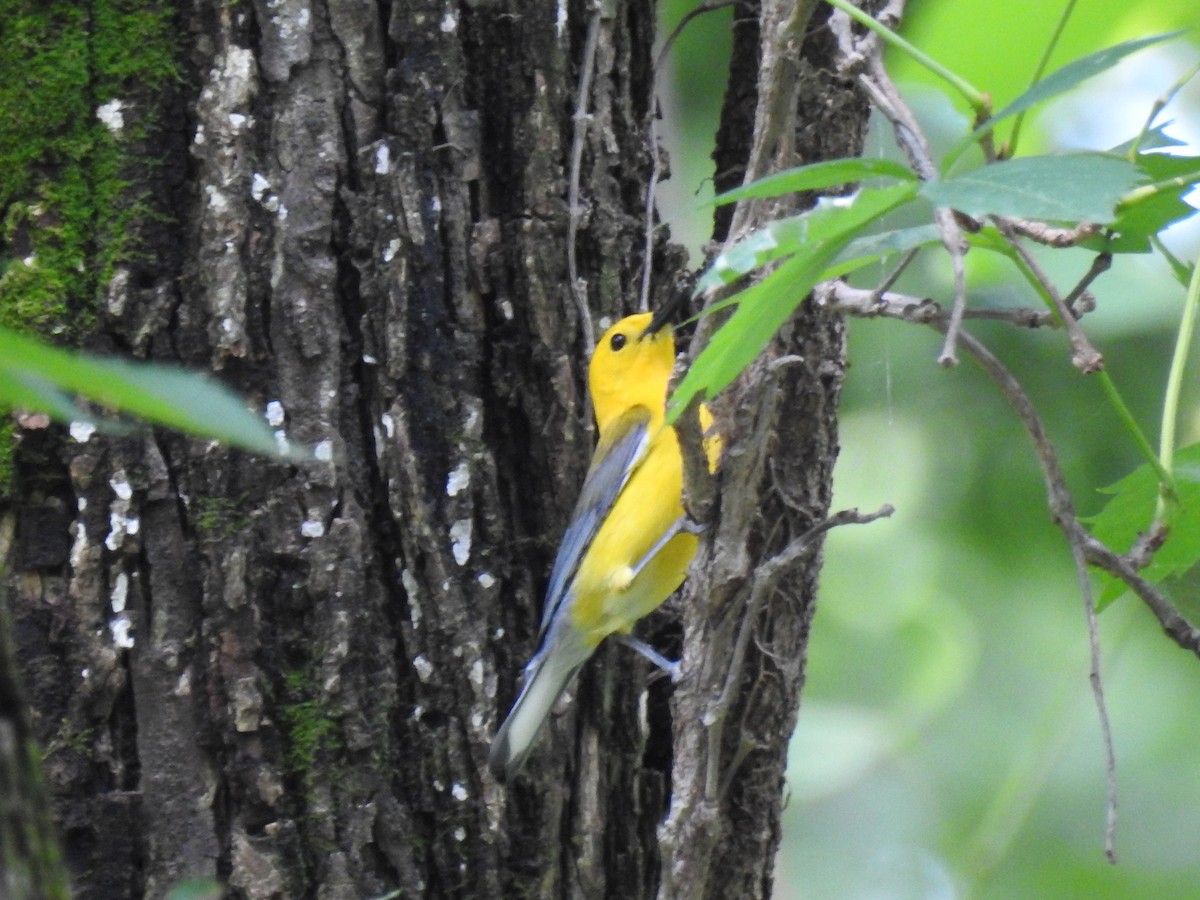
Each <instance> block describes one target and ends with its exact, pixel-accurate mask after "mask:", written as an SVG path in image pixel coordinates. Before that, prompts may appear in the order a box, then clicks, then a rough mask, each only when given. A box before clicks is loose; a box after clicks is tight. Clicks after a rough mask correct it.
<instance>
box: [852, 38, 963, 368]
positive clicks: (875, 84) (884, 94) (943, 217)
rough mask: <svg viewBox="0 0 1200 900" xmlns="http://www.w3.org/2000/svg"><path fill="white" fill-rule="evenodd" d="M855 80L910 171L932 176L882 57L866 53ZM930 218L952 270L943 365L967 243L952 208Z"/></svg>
mask: <svg viewBox="0 0 1200 900" xmlns="http://www.w3.org/2000/svg"><path fill="white" fill-rule="evenodd" d="M859 81H860V83H861V84H862V85H863V87H864V89H865V90H866V92H867V95H868V96H869V97H870V98H871V100H872V102H873V103H874V104H875V106H876V107H878V109H879V111H880V112H881V113H883V115H884V116H885V117H886V118H887V119H888V120H889V121H890V122H891V123H892V128H893V130H894V131H895V133H896V141H897V143H898V144H899V145H900V147H901V148H902V149H903V150H904V153H905V155H906V156H907V157H908V161H909V163H910V164H911V165H912V167H913V171H914V172H916V173H917V176H918V177H919V178H921V180H922V181H929V180H931V179H933V178H935V177H936V176H937V167H936V166H934V164H933V155H932V153H931V151H930V149H929V142H928V141H927V140H926V139H925V134H924V132H922V131H921V127H920V124H919V123H918V122H917V119H916V116H914V115H913V113H912V110H911V109H909V107H908V104H907V103H905V102H904V98H903V97H901V96H900V92H899V91H897V90H896V85H895V84H894V83H893V82H892V78H891V76H890V75H889V74H888V72H887V70H886V69H885V68H884V66H883V59H882V58H881V57H880V56H879V55H878V54H874V55H872V56H870V57H868V59H867V63H866V71H865V72H864V73H863V74H862V75H860V76H859ZM933 219H934V223H935V224H936V225H937V227H938V231H939V233H940V234H941V236H942V244H943V245H944V246H945V247H946V252H947V253H949V254H950V265H951V268H952V269H953V271H954V304H953V306H951V308H950V319H949V321H948V322H947V325H946V332H945V334H946V340H945V343H944V344H943V345H942V351H941V353H940V354H938V363H940V364H941V365H943V366H952V365H955V364H956V363H957V362H958V357H957V355H956V353H955V347H956V346H957V343H958V333H959V330H960V329H961V327H962V321H963V317H964V315H965V312H966V308H967V267H966V259H965V257H966V253H967V250H968V248H969V245H968V244H967V240H966V236H965V235H964V234H963V230H962V226H961V224H960V223H959V221H958V219H957V218H955V216H954V212H953V210H951V209H948V208H946V207H939V208H938V209H935V210H934V211H933Z"/></svg>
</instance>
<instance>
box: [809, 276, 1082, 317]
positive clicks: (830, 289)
mask: <svg viewBox="0 0 1200 900" xmlns="http://www.w3.org/2000/svg"><path fill="white" fill-rule="evenodd" d="M813 299H814V300H815V302H817V303H819V304H822V305H825V306H829V307H831V308H833V309H836V310H838V311H839V312H841V313H845V314H846V315H850V316H856V317H858V318H863V319H877V318H878V319H900V320H902V321H905V322H912V323H914V324H918V325H932V324H934V323H937V322H942V323H949V321H950V313H949V312H947V311H946V309H945V307H943V306H942V305H941V304H940V303H938V302H937V301H935V300H930V299H928V298H923V297H914V296H912V295H910V294H899V293H896V292H894V291H885V292H883V293H882V294H881V293H879V292H878V290H877V289H876V290H870V291H868V290H864V289H862V288H854V287H850V286H849V285H848V284H845V283H844V282H841V281H826V282H822V283H821V284H819V285H817V286H816V288H814V289H813ZM963 316H964V318H967V319H981V320H988V321H996V322H1008V323H1009V324H1011V325H1015V326H1017V327H1019V328H1047V327H1048V328H1055V327H1057V326H1058V317H1057V316H1055V315H1054V314H1053V313H1051V312H1047V311H1046V310H1044V309H1031V308H1029V307H1024V306H1021V307H1014V308H1011V309H987V308H978V307H968V308H967V309H965V310H964V311H963Z"/></svg>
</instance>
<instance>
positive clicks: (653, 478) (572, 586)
mask: <svg viewBox="0 0 1200 900" xmlns="http://www.w3.org/2000/svg"><path fill="white" fill-rule="evenodd" d="M674 365H675V337H674V334H673V332H672V330H671V329H670V328H669V327H666V326H665V322H664V321H663V316H662V315H661V311H660V315H659V316H658V317H657V318H656V317H655V315H654V314H652V313H648V312H647V313H639V314H637V315H632V316H628V317H626V318H624V319H622V320H620V321H619V322H617V323H616V324H615V325H613V326H612V327H611V328H609V329H608V330H607V331H606V332H605V333H604V336H603V337H601V339H600V341H599V342H598V343H597V344H596V348H595V351H594V352H593V354H592V358H591V362H590V364H589V366H588V389H589V392H590V394H591V399H592V408H593V411H594V413H595V416H596V425H597V430H598V433H599V439H598V441H597V445H596V449H595V452H594V453H593V455H592V461H591V465H590V467H589V468H588V473H587V476H586V478H585V479H584V483H583V488H582V489H581V491H580V494H579V499H578V501H577V502H576V504H575V510H574V512H573V514H572V516H571V520H570V523H569V524H568V525H567V528H566V531H565V533H564V534H563V538H562V541H561V543H560V545H559V548H558V553H557V555H556V557H555V560H554V565H553V567H552V568H551V570H550V579H549V583H548V586H547V590H546V602H545V605H544V607H543V611H542V621H541V628H540V631H539V635H538V638H539V642H540V643H539V647H538V650H537V652H536V653H535V654H534V656H533V658H532V659H531V660H530V661H529V663H528V665H526V667H525V683H524V687H523V688H522V690H521V692H520V694H519V695H518V696H517V700H516V702H515V703H514V704H513V707H512V710H511V712H509V714H508V717H507V718H506V719H505V721H504V723H503V724H502V725H501V726H500V728H499V730H498V731H497V732H496V736H495V738H494V739H493V741H492V746H491V752H490V756H489V760H488V766H489V769H490V770H491V772H492V774H493V776H494V777H495V778H496V779H497V780H498V781H506V780H508V779H511V778H512V777H513V776H514V775H515V774H516V773H517V772H519V771H520V769H521V767H522V766H523V765H524V763H525V760H526V758H527V757H528V755H529V753H530V751H531V750H532V749H533V747H534V746H535V743H536V740H537V737H538V735H539V733H540V732H541V729H542V726H543V725H544V724H545V722H546V720H547V718H548V717H549V715H550V711H551V710H552V709H553V707H554V705H555V703H556V702H557V700H558V698H559V697H560V696H561V695H562V693H563V691H564V690H566V688H567V685H568V684H570V682H571V680H572V678H573V677H574V676H575V673H576V672H578V671H579V669H580V667H581V666H582V665H583V664H584V663H585V662H586V661H587V660H588V658H589V657H591V655H592V654H593V653H594V652H595V650H596V648H597V647H598V646H599V645H600V643H601V642H602V641H603V640H604V639H605V638H607V637H609V636H614V637H615V638H616V639H618V640H621V641H622V642H623V643H626V644H628V645H630V646H631V647H633V649H635V650H637V651H638V652H640V653H642V654H643V655H645V656H646V657H647V658H649V659H650V660H651V661H652V662H654V663H655V664H656V665H658V666H659V667H661V668H663V669H665V670H666V671H667V672H668V673H670V674H671V676H672V678H673V679H677V678H678V673H679V668H678V663H673V662H670V661H668V660H666V659H665V658H663V657H662V656H661V655H660V654H659V653H658V652H657V651H655V650H654V649H653V648H651V647H649V646H648V645H646V644H644V643H642V642H641V641H638V640H637V639H635V638H634V637H633V636H632V635H631V634H630V632H631V630H632V628H633V626H634V624H635V623H636V622H637V621H638V620H639V619H641V618H642V617H643V616H646V615H647V614H649V613H650V612H652V611H653V610H655V609H657V608H658V607H659V606H660V605H661V604H662V603H663V601H665V600H666V599H667V598H668V597H669V596H670V595H671V594H672V593H673V592H674V591H675V589H676V588H678V587H679V585H680V584H682V583H683V580H684V578H685V577H686V575H687V569H688V566H689V564H690V563H691V560H692V557H693V556H695V553H696V548H697V546H698V543H699V538H698V533H699V530H700V529H699V527H698V526H697V525H696V524H695V523H694V522H692V520H691V519H690V518H689V517H688V515H687V514H686V512H685V510H684V507H683V459H682V456H681V453H680V449H679V440H678V437H677V436H676V433H675V429H674V428H673V427H671V426H670V425H668V424H667V423H666V401H667V390H668V382H669V381H670V377H671V371H672V369H673V368H674ZM700 415H701V426H702V428H704V429H705V430H706V431H707V430H708V429H710V427H711V424H712V416H711V414H710V413H709V411H708V410H707V408H704V407H702V408H701V413H700ZM705 452H706V454H707V456H708V462H709V468H710V470H712V469H715V466H716V463H717V459H718V457H719V454H720V440H719V438H718V437H716V436H715V435H709V436H707V437H706V438H705Z"/></svg>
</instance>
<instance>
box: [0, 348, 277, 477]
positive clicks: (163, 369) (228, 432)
mask: <svg viewBox="0 0 1200 900" xmlns="http://www.w3.org/2000/svg"><path fill="white" fill-rule="evenodd" d="M75 396H79V397H86V398H87V399H89V400H92V401H95V402H96V403H99V404H101V405H103V406H106V407H109V408H111V409H114V410H118V411H120V412H123V413H128V414H130V415H134V416H138V417H140V418H143V419H147V420H149V421H151V422H156V423H158V424H160V425H166V426H169V427H171V428H177V429H179V430H180V431H186V432H189V433H191V434H196V435H202V436H205V437H211V438H216V439H217V440H220V441H224V442H226V443H229V444H234V445H237V446H239V447H243V448H245V449H247V450H252V451H254V452H256V453H263V454H266V455H269V456H279V455H281V452H280V447H279V444H278V442H277V441H276V439H275V435H274V433H273V432H272V431H271V429H270V428H268V427H267V424H266V422H265V421H264V420H263V419H262V418H261V417H260V416H257V415H255V414H254V413H252V412H250V411H249V410H248V409H247V408H246V406H245V403H244V402H243V401H242V400H241V399H239V398H238V397H237V396H236V395H235V394H233V393H232V392H231V391H229V390H228V389H227V388H225V387H223V386H222V385H219V384H217V383H215V382H213V381H211V380H209V379H207V378H205V377H204V376H203V375H201V374H199V373H196V372H188V371H186V370H184V369H179V368H176V367H173V366H164V365H157V364H152V363H137V362H127V361H125V360H122V359H115V358H106V357H98V356H91V355H88V354H82V353H71V352H68V351H66V350H60V349H58V348H56V347H51V346H49V345H47V344H43V343H42V342H40V341H37V340H35V339H33V338H30V337H26V336H25V335H21V334H18V333H16V332H14V331H10V330H8V329H5V328H0V406H7V407H17V406H19V407H25V408H28V409H37V410H42V411H44V412H47V413H49V414H50V415H52V416H54V417H55V418H58V419H63V420H67V421H70V420H84V421H89V420H91V419H93V418H94V416H92V415H89V414H88V413H85V412H84V411H83V410H82V409H81V408H80V407H79V406H78V405H77V404H76V403H75V402H74V399H73V397H75ZM284 455H289V456H292V457H294V458H299V456H300V454H299V451H297V452H295V453H289V454H284Z"/></svg>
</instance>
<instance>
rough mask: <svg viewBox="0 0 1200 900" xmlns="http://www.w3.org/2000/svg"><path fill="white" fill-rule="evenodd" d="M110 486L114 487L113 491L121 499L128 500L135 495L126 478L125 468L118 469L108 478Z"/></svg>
mask: <svg viewBox="0 0 1200 900" xmlns="http://www.w3.org/2000/svg"><path fill="white" fill-rule="evenodd" d="M108 486H109V487H111V488H112V489H113V493H114V494H116V495H117V497H118V498H120V499H121V500H128V499H130V498H131V497H132V496H133V487H132V486H131V485H130V484H129V482H128V481H127V480H126V478H125V472H124V470H118V471H117V472H116V473H115V474H114V475H113V477H112V478H110V479H109V480H108Z"/></svg>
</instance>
